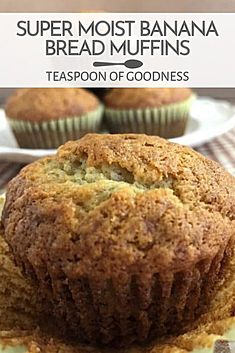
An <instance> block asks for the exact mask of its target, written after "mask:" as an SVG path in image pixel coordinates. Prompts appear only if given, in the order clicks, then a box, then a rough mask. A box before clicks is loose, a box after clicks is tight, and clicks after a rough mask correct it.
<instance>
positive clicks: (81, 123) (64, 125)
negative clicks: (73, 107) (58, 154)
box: [7, 105, 103, 149]
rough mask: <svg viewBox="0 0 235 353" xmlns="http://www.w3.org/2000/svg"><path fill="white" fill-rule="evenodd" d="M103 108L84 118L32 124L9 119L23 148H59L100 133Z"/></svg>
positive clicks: (78, 117) (69, 118)
mask: <svg viewBox="0 0 235 353" xmlns="http://www.w3.org/2000/svg"><path fill="white" fill-rule="evenodd" d="M102 115H103V106H102V105H100V106H99V107H98V108H97V109H96V110H94V111H91V112H89V113H87V114H85V115H82V116H74V117H65V118H63V119H58V120H51V121H44V122H39V123H37V122H30V121H25V120H18V119H17V120H16V119H15V120H14V119H11V118H9V117H8V118H7V119H8V121H9V123H10V126H11V128H12V131H13V133H14V135H15V138H16V140H17V142H18V144H19V146H20V147H22V148H43V149H51V148H57V147H58V146H60V145H62V144H64V143H65V142H66V141H68V140H76V139H78V138H80V137H82V136H83V135H85V134H86V133H88V132H98V131H99V129H100V126H101V121H102Z"/></svg>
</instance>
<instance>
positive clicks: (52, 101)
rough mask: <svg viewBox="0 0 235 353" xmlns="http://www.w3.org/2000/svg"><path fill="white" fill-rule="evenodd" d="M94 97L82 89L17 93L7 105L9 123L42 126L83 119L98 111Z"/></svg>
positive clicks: (24, 89) (30, 90)
mask: <svg viewBox="0 0 235 353" xmlns="http://www.w3.org/2000/svg"><path fill="white" fill-rule="evenodd" d="M99 104H100V103H99V100H98V99H97V98H96V96H95V95H94V94H93V93H91V92H89V91H87V90H85V89H82V88H37V89H30V88H23V89H18V90H16V91H15V93H14V94H13V95H12V96H11V97H10V98H9V100H8V102H7V104H6V115H7V116H8V117H9V118H10V119H14V120H25V121H30V122H43V121H49V120H57V119H60V118H67V117H76V116H81V115H84V114H86V113H88V112H90V111H93V110H95V109H97V108H98V107H99Z"/></svg>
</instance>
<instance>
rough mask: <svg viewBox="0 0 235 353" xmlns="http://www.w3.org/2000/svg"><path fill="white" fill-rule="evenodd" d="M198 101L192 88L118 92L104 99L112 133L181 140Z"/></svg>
mask: <svg viewBox="0 0 235 353" xmlns="http://www.w3.org/2000/svg"><path fill="white" fill-rule="evenodd" d="M194 98H195V95H194V94H193V92H192V91H191V90H190V89H189V88H115V89H112V90H110V91H109V92H108V93H107V94H106V95H105V97H104V98H103V100H104V103H105V106H106V109H105V117H106V118H105V121H106V124H107V126H108V129H109V131H110V132H111V133H129V132H131V133H145V134H148V135H158V136H161V137H165V138H172V137H177V136H181V135H183V134H184V132H185V128H186V125H187V121H188V118H189V110H190V107H191V104H192V101H193V99H194Z"/></svg>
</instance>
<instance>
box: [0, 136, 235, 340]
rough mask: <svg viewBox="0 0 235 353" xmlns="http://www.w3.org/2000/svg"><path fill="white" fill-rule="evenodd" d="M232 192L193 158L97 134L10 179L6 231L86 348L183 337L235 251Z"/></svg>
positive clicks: (158, 144) (145, 139) (208, 165)
mask: <svg viewBox="0 0 235 353" xmlns="http://www.w3.org/2000/svg"><path fill="white" fill-rule="evenodd" d="M234 220H235V181H234V178H233V177H232V176H231V175H229V174H228V173H227V172H226V171H224V170H223V169H222V168H221V167H220V166H219V165H218V164H217V163H215V162H213V161H211V160H208V159H206V158H205V157H203V156H202V155H200V154H198V153H197V152H195V151H193V150H192V149H190V148H188V147H183V146H180V145H177V144H173V143H170V142H168V141H166V140H164V139H161V138H159V137H151V136H146V135H131V134H129V135H96V134H89V135H86V136H85V137H83V138H82V139H81V140H79V141H77V142H68V143H67V144H65V145H64V146H62V147H61V148H59V150H58V152H57V154H56V155H55V156H54V157H49V158H44V159H41V160H39V161H37V162H34V163H33V164H31V165H29V166H27V167H25V168H24V169H23V170H22V171H21V172H20V174H18V176H17V177H16V178H15V179H13V180H12V181H11V182H10V184H9V186H8V191H7V196H6V203H5V206H4V210H3V216H2V221H3V225H4V229H5V233H4V234H5V235H4V236H5V239H6V240H7V242H8V244H9V245H10V247H11V248H12V250H13V254H14V257H15V260H16V263H17V264H18V265H19V266H20V267H21V268H22V269H23V271H24V273H25V274H26V275H27V276H30V277H31V278H33V279H34V281H35V284H37V286H38V288H39V290H40V293H41V295H42V296H43V297H44V298H45V299H46V300H48V301H49V302H51V307H52V308H53V310H54V314H55V315H56V316H57V317H58V325H61V329H64V330H65V331H67V332H68V333H69V334H71V335H72V336H74V337H76V338H78V339H79V340H83V341H86V342H89V343H102V344H111V343H112V344H128V343H130V342H133V341H137V342H144V341H146V340H149V339H151V338H153V337H154V338H159V337H162V336H163V335H166V334H171V333H179V332H180V331H181V330H183V328H184V326H185V325H186V324H188V323H189V322H191V321H192V320H194V318H195V317H196V316H197V315H198V314H199V313H200V312H201V311H202V309H203V308H204V306H205V305H206V304H207V303H208V301H209V300H210V298H211V296H212V293H213V291H214V290H215V288H216V286H217V284H218V283H220V279H221V278H222V274H223V272H224V271H226V259H227V257H228V256H229V255H230V253H231V249H232V247H233V243H234V234H235V231H234V223H235V221H234Z"/></svg>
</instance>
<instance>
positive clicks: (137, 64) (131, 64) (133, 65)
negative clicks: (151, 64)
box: [93, 60, 143, 69]
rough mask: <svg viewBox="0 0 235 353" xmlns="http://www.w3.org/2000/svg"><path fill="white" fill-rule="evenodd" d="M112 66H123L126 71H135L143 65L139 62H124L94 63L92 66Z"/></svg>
mask: <svg viewBox="0 0 235 353" xmlns="http://www.w3.org/2000/svg"><path fill="white" fill-rule="evenodd" d="M114 65H124V66H125V67H127V68H128V69H137V68H138V67H141V66H142V65H143V63H142V61H139V60H126V61H125V62H124V63H112V62H107V61H95V62H94V63H93V66H95V67H99V66H114Z"/></svg>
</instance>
